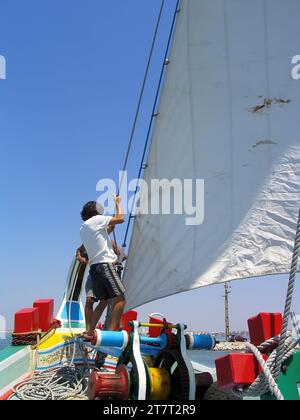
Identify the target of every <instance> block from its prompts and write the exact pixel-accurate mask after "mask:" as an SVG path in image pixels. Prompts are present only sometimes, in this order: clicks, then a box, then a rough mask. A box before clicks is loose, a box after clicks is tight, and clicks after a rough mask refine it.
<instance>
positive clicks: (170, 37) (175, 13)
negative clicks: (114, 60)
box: [122, 0, 180, 248]
mask: <svg viewBox="0 0 300 420" xmlns="http://www.w3.org/2000/svg"><path fill="white" fill-rule="evenodd" d="M179 5H180V0H177V3H176V8H175V12H174V16H173V21H172V25H171V30H170V34H169V38H168V42H167V48H166V53H165V56H164V61H163V65H162V69H161V73H160V78H159V81H158V86H157V91H156V96H155V100H154V105H153V108H152V113H151V118H150V123H149V127H148V132H147V136H146V141H145V146H144V150H143V154H142V159H141V164H140V169H139V174H138V177H137V180H138V181H139V180H140V179H141V176H142V171H143V169H144V161H145V157H146V153H147V150H148V145H149V140H150V135H151V132H152V126H153V121H154V118H155V117H156V115H157V114H156V112H155V111H156V107H157V104H158V100H159V96H160V91H161V86H162V82H163V78H164V74H165V69H166V66H167V65H168V60H167V58H168V54H169V50H170V46H171V41H172V38H173V34H174V28H175V23H176V18H177V15H178V13H179ZM137 192H138V185H137V187H136V190H135V193H134V200H133V203H132V208H131V212H130V215H129V220H128V223H127V228H126V232H125V237H124V242H123V245H122V246H123V248H126V246H127V245H126V242H127V238H128V234H129V229H130V225H131V220H132V217H133V214H132V213H133V209H134V204H135V197H136V195H137Z"/></svg>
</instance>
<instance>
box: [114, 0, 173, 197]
mask: <svg viewBox="0 0 300 420" xmlns="http://www.w3.org/2000/svg"><path fill="white" fill-rule="evenodd" d="M165 2H166V0H162V2H161V5H160V10H159V15H158V19H157V23H156V27H155V31H154V36H153V40H152V44H151V49H150V53H149V57H148V62H147V66H146V71H145V76H144V80H143V84H142V89H141V93H140V96H139V100H138V105H137V110H136V113H135V117H134V121H133V126H132V130H131V134H130V139H129V144H128V148H127V152H126V156H125V162H124V167H123V174H122V179H121V182H120V185H119V192H120V190H121V189H122V185H123V182H124V172H125V171H126V168H127V164H128V159H129V156H130V151H131V147H132V143H133V139H134V135H135V131H136V126H137V122H138V118H139V115H140V110H141V105H142V101H143V97H144V92H145V87H146V84H147V80H148V75H149V70H150V66H151V62H152V57H153V53H154V49H155V45H156V40H157V35H158V31H159V26H160V22H161V18H162V14H163V10H164V6H165Z"/></svg>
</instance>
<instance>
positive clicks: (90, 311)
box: [85, 297, 95, 332]
mask: <svg viewBox="0 0 300 420" xmlns="http://www.w3.org/2000/svg"><path fill="white" fill-rule="evenodd" d="M94 303H95V299H94V298H91V297H88V298H87V299H86V304H85V323H86V331H87V332H89V331H90V330H91V328H92V321H93V315H94Z"/></svg>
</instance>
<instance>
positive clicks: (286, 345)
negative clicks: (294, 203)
mask: <svg viewBox="0 0 300 420" xmlns="http://www.w3.org/2000/svg"><path fill="white" fill-rule="evenodd" d="M299 254H300V211H299V216H298V223H297V231H296V237H295V245H294V252H293V258H292V265H291V272H290V277H289V283H288V290H287V296H286V302H285V309H284V316H283V326H282V333H281V336H280V337H274V338H272V339H270V340H268V341H266V342H265V343H262V344H261V345H260V346H258V347H255V346H254V345H253V344H250V343H246V348H247V351H248V353H252V354H254V356H255V358H256V359H257V361H258V363H259V364H260V366H261V368H262V371H263V372H262V373H261V374H260V375H259V376H258V378H257V379H256V381H255V382H254V383H253V384H252V385H251V386H250V387H249V388H248V389H247V390H245V391H238V395H240V396H241V395H242V396H244V397H245V396H248V397H256V396H261V395H264V394H266V393H268V392H271V394H272V395H274V396H275V397H276V399H277V400H279V401H283V400H284V398H283V395H282V393H281V391H280V389H279V387H278V385H277V380H278V378H279V375H280V373H281V370H282V365H283V364H284V362H285V361H286V360H288V359H289V358H290V357H291V356H292V355H293V354H294V351H295V348H296V347H297V346H298V344H299V343H300V337H298V340H297V341H295V342H294V341H293V339H292V337H291V335H290V334H289V331H288V326H289V321H290V318H291V317H292V321H293V323H294V327H295V328H296V331H297V333H298V332H299V325H298V323H297V321H296V320H295V315H294V317H293V313H292V311H291V309H292V303H293V295H294V290H295V284H296V278H297V271H298V260H299ZM274 346H276V347H277V348H276V349H275V350H273V351H272V353H271V355H270V356H269V358H268V360H267V362H266V361H265V360H264V358H263V355H262V353H269V352H270V351H271V350H272V349H273V348H274Z"/></svg>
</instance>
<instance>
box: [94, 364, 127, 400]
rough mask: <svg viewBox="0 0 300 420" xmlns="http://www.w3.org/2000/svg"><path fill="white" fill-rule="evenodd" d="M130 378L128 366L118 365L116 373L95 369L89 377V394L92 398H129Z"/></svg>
mask: <svg viewBox="0 0 300 420" xmlns="http://www.w3.org/2000/svg"><path fill="white" fill-rule="evenodd" d="M129 390H130V380H129V374H128V370H127V368H126V366H124V365H120V366H118V367H117V370H116V373H115V374H113V375H112V374H107V373H101V372H96V371H94V372H93V373H92V374H91V376H90V379H89V390H88V396H89V399H90V400H96V399H98V400H120V401H125V400H128V399H129Z"/></svg>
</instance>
